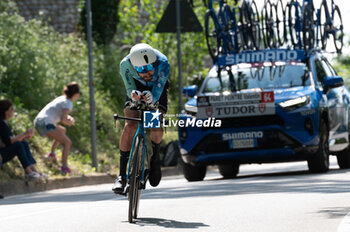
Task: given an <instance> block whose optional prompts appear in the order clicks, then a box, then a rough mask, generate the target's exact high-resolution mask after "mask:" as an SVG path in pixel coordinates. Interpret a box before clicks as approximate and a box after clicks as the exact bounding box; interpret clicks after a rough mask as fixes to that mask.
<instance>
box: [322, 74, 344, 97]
mask: <svg viewBox="0 0 350 232" xmlns="http://www.w3.org/2000/svg"><path fill="white" fill-rule="evenodd" d="M343 85H344V79H343V78H342V77H341V76H326V77H325V78H324V80H323V87H324V91H325V93H327V92H328V90H329V89H332V88H337V87H340V86H343Z"/></svg>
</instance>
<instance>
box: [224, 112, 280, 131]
mask: <svg viewBox="0 0 350 232" xmlns="http://www.w3.org/2000/svg"><path fill="white" fill-rule="evenodd" d="M283 124H284V122H283V119H282V118H281V117H280V116H278V115H266V116H252V117H238V118H222V119H221V127H222V128H238V127H256V126H266V125H280V126H283Z"/></svg>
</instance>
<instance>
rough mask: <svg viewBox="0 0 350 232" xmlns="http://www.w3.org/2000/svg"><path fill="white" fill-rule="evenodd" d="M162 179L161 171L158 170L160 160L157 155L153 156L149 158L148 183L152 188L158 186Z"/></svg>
mask: <svg viewBox="0 0 350 232" xmlns="http://www.w3.org/2000/svg"><path fill="white" fill-rule="evenodd" d="M161 179H162V171H161V169H160V159H159V155H158V156H155V155H153V156H152V158H151V170H150V173H149V183H150V184H151V186H152V187H156V186H158V184H159V182H160V180H161Z"/></svg>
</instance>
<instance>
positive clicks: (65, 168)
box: [60, 166, 72, 175]
mask: <svg viewBox="0 0 350 232" xmlns="http://www.w3.org/2000/svg"><path fill="white" fill-rule="evenodd" d="M60 171H61V173H62V175H66V174H71V173H72V171H71V170H70V168H69V167H67V166H62V167H60Z"/></svg>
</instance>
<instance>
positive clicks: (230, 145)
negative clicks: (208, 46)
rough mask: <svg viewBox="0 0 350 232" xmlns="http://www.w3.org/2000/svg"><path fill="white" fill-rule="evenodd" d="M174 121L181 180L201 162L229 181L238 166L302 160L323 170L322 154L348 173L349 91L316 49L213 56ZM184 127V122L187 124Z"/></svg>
mask: <svg viewBox="0 0 350 232" xmlns="http://www.w3.org/2000/svg"><path fill="white" fill-rule="evenodd" d="M183 93H184V94H185V95H187V96H188V97H189V100H188V101H187V102H186V104H185V106H184V108H185V113H184V114H182V115H181V116H180V118H179V120H180V121H183V122H184V123H183V125H182V126H179V128H178V130H179V141H180V153H181V161H182V166H183V171H184V176H185V178H186V179H187V180H188V181H200V180H203V179H204V177H205V174H206V169H207V166H208V165H218V169H219V172H220V174H221V175H222V176H223V177H224V178H233V177H235V176H237V174H238V172H239V166H240V165H241V164H250V163H272V162H287V161H307V163H308V168H309V170H310V172H312V173H322V172H327V171H328V169H329V155H336V156H337V161H338V165H339V167H340V168H350V148H349V128H350V127H349V126H350V122H349V106H350V93H349V90H348V89H347V88H346V87H345V86H344V80H343V78H342V77H340V76H338V74H337V72H336V71H335V70H334V68H333V67H332V66H331V64H330V63H329V62H328V60H327V58H326V56H325V55H324V54H323V53H322V52H321V51H320V50H316V49H315V50H313V51H310V52H309V53H308V54H305V52H304V51H303V50H289V49H275V50H271V49H270V50H263V51H251V52H244V53H239V54H234V55H229V56H225V57H222V58H219V60H218V62H217V63H216V64H215V65H214V66H213V67H212V68H211V69H210V71H209V73H208V75H207V77H206V78H205V80H204V81H203V83H202V85H201V87H200V88H199V91H198V93H197V86H187V87H185V88H184V89H183ZM186 122H187V123H186Z"/></svg>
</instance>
